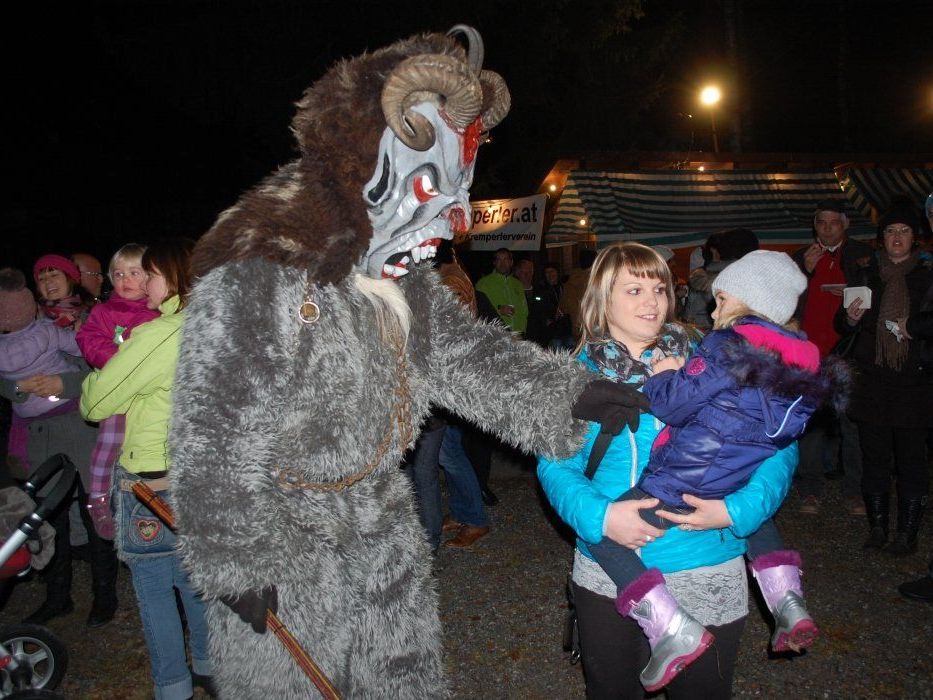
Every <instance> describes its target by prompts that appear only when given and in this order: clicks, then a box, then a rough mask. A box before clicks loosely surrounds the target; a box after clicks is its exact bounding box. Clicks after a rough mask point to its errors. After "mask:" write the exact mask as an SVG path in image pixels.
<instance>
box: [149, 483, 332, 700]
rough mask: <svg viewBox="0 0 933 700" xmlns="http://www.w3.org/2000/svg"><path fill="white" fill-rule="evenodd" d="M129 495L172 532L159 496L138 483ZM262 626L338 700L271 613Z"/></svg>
mask: <svg viewBox="0 0 933 700" xmlns="http://www.w3.org/2000/svg"><path fill="white" fill-rule="evenodd" d="M133 494H134V495H135V496H136V498H138V499H139V501H140V502H141V503H142V504H143V505H144V506H146V508H148V509H149V510H151V511H152V513H153V514H154V515H155V516H156V517H157V518H159V520H161V521H162V522H163V523H165V524H166V525H167V526H168V527H169V528H171V529H172V530H174V529H175V514H174V513H173V512H172V508H171V506H170V505H169V504H168V503H166V502H165V499H164V498H162V497H161V496H159V494H157V493H156V492H155V491H153V490H152V489H151V488H149V486H147V485H146V484H145V483H143V482H142V481H137V482H136V483H135V484H133ZM266 626H267V627H268V628H269V629H270V630H272V633H273V634H274V635H275V636H276V637H278V639H279V641H280V642H282V646H284V647H285V650H286V651H287V652H288V653H289V655H290V656H291V657H292V659H294V661H295V663H297V664H298V666H300V667H301V670H302V671H304V672H305V675H307V676H308V678H310V679H311V682H312V683H313V684H314V687H315V688H317V689H318V692H319V693H320V694H321V697H322V698H324V700H341V699H340V693H339V692H338V691H337V689H336V688H335V687H334V684H333V683H331V682H330V679H329V678H328V677H327V676H326V675H325V674H324V672H323V671H322V670H321V668H320V666H318V665H317V664H316V663H314V659H312V658H311V656H310V655H309V654H308V652H307V651H305V650H304V647H302V646H301V644H300V643H299V642H298V640H297V639H295V635H293V634H292V633H291V632H289V630H288V628H287V627H286V626H285V625H284V624H282V620H280V619H279V616H278V615H276V614H275V613H274V612H272V611H271V610H266Z"/></svg>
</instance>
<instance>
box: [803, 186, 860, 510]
mask: <svg viewBox="0 0 933 700" xmlns="http://www.w3.org/2000/svg"><path fill="white" fill-rule="evenodd" d="M848 228H849V218H848V217H847V216H846V212H845V201H844V200H842V199H827V200H824V201H822V202H820V203H819V204H818V205H817V207H816V212H815V213H814V215H813V233H814V238H815V240H814V241H813V243H812V244H810V245H809V246H807V247H805V248H801V249H800V250H798V251H797V252H796V253H794V255H793V256H792V257H793V259H794V261H795V262H796V263H797V265H799V266H800V269H801V270H802V271H803V273H804V274H805V275H806V276H807V290H806V291H805V292H804V293H803V294H802V295H801V296H800V301H799V303H798V305H797V312H796V314H795V317H796V318H797V319H798V320H799V321H800V326H801V329H802V330H803V331H805V332H806V334H807V337H808V338H809V339H810V340H811V341H812V342H813V343H814V344H816V346H817V347H818V348H819V349H820V357H821V358H825V357H826V356H827V355H829V354H830V353H831V352H832V351H833V348H835V346H836V344H837V343H838V342H839V334H838V333H836V331H835V330H834V328H833V317H834V316H835V315H836V311H838V309H839V307H840V306H841V304H842V290H843V289H844V288H845V287H846V286H852V285H854V284H856V280H857V279H858V274H859V271H860V270H862V269H863V268H865V267H868V266H870V265H871V264H872V263H873V260H874V257H873V255H874V252H873V251H872V249H871V247H870V246H869V245H867V244H865V243H863V242H861V241H856V240H853V239H851V238H849V237H848V236H847V235H846V231H847V229H848ZM834 433H838V434H839V436H840V442H841V451H842V455H841V457H842V463H841V466H842V468H843V470H842V471H841V470H832V468H831V467H830V470H827V476H830V477H835V478H838V477H839V476H843V475H844V481H843V486H842V490H843V495H844V496H845V500H846V505H847V507H848V509H849V512H850V513H851V514H852V515H864V514H865V510H864V505H863V504H862V499H861V496H860V486H859V479H860V478H861V473H862V465H861V454H860V452H859V445H858V436H857V433H856V431H855V427H854V425H853V424H852V421H850V420H849V418H848V417H847V416H846V415H845V414H844V413H841V414H839V415H836V414H835V413H834V412H833V411H832V410H831V409H830V408H828V407H826V408H824V409H823V411H821V412H819V413H817V414H816V415H814V416H813V419H812V420H811V421H810V426H809V428H808V429H807V433H806V434H805V435H804V437H803V439H802V440H801V441H800V467H799V472H798V473H799V474H800V493H801V496H803V504H802V505H801V507H800V511H801V512H802V513H810V514H814V513H817V512H819V509H820V491H821V485H822V483H821V473H820V472H821V471H823V466H822V465H823V463H824V454H825V452H824V450H825V448H826V446H827V442H828V439H829V437H830V436H831V435H832V434H834ZM829 444H830V445H831V452H830V454H829V455H827V457H826V460H825V461H828V462H830V463H831V462H832V459H833V455H834V453H835V451H836V450H835V448H836V443H835V442H831V443H829Z"/></svg>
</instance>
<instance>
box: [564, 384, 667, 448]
mask: <svg viewBox="0 0 933 700" xmlns="http://www.w3.org/2000/svg"><path fill="white" fill-rule="evenodd" d="M650 408H651V406H650V404H649V403H648V397H647V396H645V395H644V394H643V393H641V392H640V391H638V389H636V388H635V387H633V386H630V385H628V384H618V383H616V382H611V381H609V380H608V379H597V380H596V381H593V382H590V383H589V384H588V385H587V387H586V389H584V390H583V393H582V394H580V397H579V398H578V399H577V402H576V403H575V404H574V405H573V408H572V409H571V411H570V413H571V415H573V417H574V418H579V419H580V420H588V421H593V422H594V423H599V424H600V425H601V428H600V432H602V433H608V434H610V435H618V434H619V433H620V432H622V428H623V426H626V425H627V426H628V427H629V429H630V430H631V431H632V432H633V433H634V432H635V431H636V430H638V421H639V415H640V414H641V412H642V411H648V410H649V409H650Z"/></svg>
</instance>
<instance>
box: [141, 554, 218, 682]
mask: <svg viewBox="0 0 933 700" xmlns="http://www.w3.org/2000/svg"><path fill="white" fill-rule="evenodd" d="M129 567H130V573H132V574H133V588H134V589H135V590H136V601H137V603H138V604H139V617H140V618H141V619H142V623H143V633H144V635H145V637H146V646H147V647H148V649H149V664H150V667H151V669H152V681H153V683H154V684H155V698H156V700H175V699H176V698H179V699H181V700H184V699H185V698H190V697H191V694H192V688H191V674H190V673H189V671H188V664H187V663H186V661H185V633H184V630H183V629H182V624H181V619H180V617H179V613H178V605H177V603H176V602H175V589H176V588H177V589H178V593H179V594H180V596H181V602H182V604H183V605H184V606H185V618H186V620H187V623H188V635H189V642H190V644H191V668H192V670H193V671H194V672H195V673H198V674H200V675H202V676H211V675H213V669H212V667H211V661H210V652H209V650H208V642H207V619H206V617H205V614H204V602H203V601H202V600H201V597H200V596H199V595H198V594H197V592H196V591H195V590H194V589H193V588H192V587H191V583H190V582H189V581H188V575H187V574H186V573H185V570H184V569H183V568H182V566H181V561H180V560H179V558H178V555H177V554H173V555H171V556H167V557H152V558H145V557H141V558H139V559H133V560H131V561H130V562H129Z"/></svg>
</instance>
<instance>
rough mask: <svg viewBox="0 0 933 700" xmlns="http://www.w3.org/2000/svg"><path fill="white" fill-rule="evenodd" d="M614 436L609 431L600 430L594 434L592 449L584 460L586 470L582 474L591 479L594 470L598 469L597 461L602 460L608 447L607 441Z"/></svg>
mask: <svg viewBox="0 0 933 700" xmlns="http://www.w3.org/2000/svg"><path fill="white" fill-rule="evenodd" d="M613 437H615V436H614V435H612V434H611V433H604V432H600V433H599V435H597V436H596V440H595V441H594V442H593V449H592V450H590V456H589V459H587V460H586V471H585V472H583V474H584V476H586V478H587V479H592V478H593V477H594V476H595V475H596V470H597V469H599V463H600V462H602V461H603V457H605V456H606V450H608V449H609V443H611V442H612V438H613Z"/></svg>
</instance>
